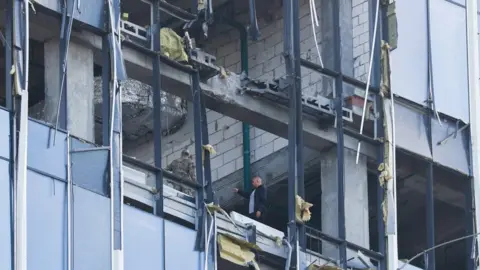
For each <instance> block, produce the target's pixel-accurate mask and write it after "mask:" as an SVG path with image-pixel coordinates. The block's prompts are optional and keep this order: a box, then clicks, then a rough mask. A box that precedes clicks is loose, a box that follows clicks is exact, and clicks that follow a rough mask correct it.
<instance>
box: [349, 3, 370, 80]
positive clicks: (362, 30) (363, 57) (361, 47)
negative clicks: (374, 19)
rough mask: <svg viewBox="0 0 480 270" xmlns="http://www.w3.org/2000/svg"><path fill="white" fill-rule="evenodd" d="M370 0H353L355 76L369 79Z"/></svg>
mask: <svg viewBox="0 0 480 270" xmlns="http://www.w3.org/2000/svg"><path fill="white" fill-rule="evenodd" d="M368 10H369V3H368V0H352V23H353V59H354V60H353V66H354V72H353V74H354V76H355V77H356V78H357V79H359V80H362V81H366V80H367V75H368V65H369V61H370V42H369V40H370V36H369V35H370V31H369V29H370V18H369V13H368Z"/></svg>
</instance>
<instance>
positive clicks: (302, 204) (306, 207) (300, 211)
mask: <svg viewBox="0 0 480 270" xmlns="http://www.w3.org/2000/svg"><path fill="white" fill-rule="evenodd" d="M312 206H313V204H311V203H309V202H306V201H304V200H303V199H302V197H300V196H298V195H297V196H296V200H295V217H296V219H297V222H301V223H304V222H307V221H310V219H311V218H312V213H311V212H310V207H312Z"/></svg>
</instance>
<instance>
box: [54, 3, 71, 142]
mask: <svg viewBox="0 0 480 270" xmlns="http://www.w3.org/2000/svg"><path fill="white" fill-rule="evenodd" d="M64 4H65V10H64V12H65V13H67V3H64ZM76 5H77V0H73V5H72V13H71V14H70V18H69V20H68V25H67V29H65V23H64V21H63V18H65V17H63V18H62V27H61V30H60V40H61V41H62V40H63V42H66V45H65V51H64V52H63V55H62V57H63V60H62V67H61V68H62V74H61V78H60V95H59V96H58V102H57V115H56V119H55V132H54V133H53V144H54V145H55V142H56V139H57V131H58V120H59V117H60V106H61V105H62V96H63V86H64V85H65V77H66V73H67V62H68V61H67V58H68V48H69V47H70V36H71V34H72V26H73V17H74V14H75V6H76ZM64 16H68V14H64ZM65 102H66V101H65ZM65 117H67V116H65Z"/></svg>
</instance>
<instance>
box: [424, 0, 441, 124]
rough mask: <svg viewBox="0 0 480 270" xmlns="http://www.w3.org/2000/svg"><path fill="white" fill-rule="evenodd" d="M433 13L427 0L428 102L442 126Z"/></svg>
mask: <svg viewBox="0 0 480 270" xmlns="http://www.w3.org/2000/svg"><path fill="white" fill-rule="evenodd" d="M430 17H431V13H430V0H427V58H428V60H427V61H428V62H427V76H428V79H427V80H428V95H429V96H428V100H427V102H428V104H427V106H430V107H431V109H432V110H433V113H434V114H435V117H436V118H437V120H438V124H440V126H442V121H441V120H440V115H439V114H438V111H437V106H436V105H435V92H434V89H435V87H434V80H433V62H432V33H431V32H432V31H431V24H430V21H431V18H430Z"/></svg>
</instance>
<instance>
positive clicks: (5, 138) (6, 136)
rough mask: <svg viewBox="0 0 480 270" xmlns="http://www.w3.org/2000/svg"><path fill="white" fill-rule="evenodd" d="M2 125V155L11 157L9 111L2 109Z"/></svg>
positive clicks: (0, 153) (0, 149) (0, 142)
mask: <svg viewBox="0 0 480 270" xmlns="http://www.w3.org/2000/svg"><path fill="white" fill-rule="evenodd" d="M0 125H1V126H2V127H3V128H2V130H1V131H0V156H1V157H4V158H9V157H10V128H9V127H10V121H9V113H8V111H5V110H3V109H0Z"/></svg>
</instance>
